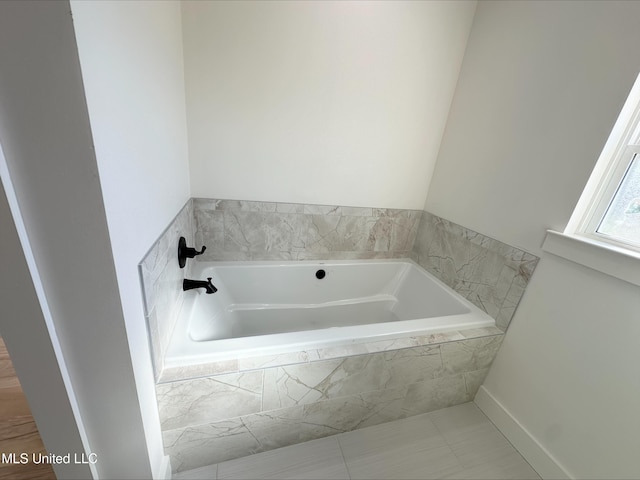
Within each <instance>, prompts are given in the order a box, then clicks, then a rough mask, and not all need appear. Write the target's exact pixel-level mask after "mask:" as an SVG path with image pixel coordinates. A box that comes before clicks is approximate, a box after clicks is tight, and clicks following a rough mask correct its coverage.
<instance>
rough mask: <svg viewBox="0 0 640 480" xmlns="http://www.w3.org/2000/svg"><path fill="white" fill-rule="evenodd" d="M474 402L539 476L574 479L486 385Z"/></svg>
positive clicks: (482, 387)
mask: <svg viewBox="0 0 640 480" xmlns="http://www.w3.org/2000/svg"><path fill="white" fill-rule="evenodd" d="M474 402H475V404H476V405H477V406H478V407H479V408H480V410H482V411H483V412H484V414H485V415H486V416H487V417H489V420H491V421H492V422H493V423H494V424H495V426H496V427H498V429H499V430H500V431H501V432H502V434H503V435H504V436H505V437H507V440H509V441H510V442H511V443H512V444H513V446H514V447H515V448H516V450H518V452H520V454H521V455H522V456H523V457H524V459H525V460H526V461H527V462H529V464H530V465H531V466H532V467H533V468H534V470H535V471H536V472H538V475H540V476H541V477H542V478H544V479H563V480H566V479H571V478H573V477H572V476H571V475H569V473H568V472H567V471H566V470H565V469H564V468H563V467H562V465H560V463H559V462H558V461H557V460H556V459H555V458H553V456H552V455H551V454H550V453H549V452H548V451H547V450H546V449H545V448H544V447H543V446H542V445H541V444H540V443H539V442H538V440H536V439H535V438H534V437H533V436H532V435H531V433H529V431H528V430H527V429H526V428H524V427H523V426H522V424H520V422H518V420H517V419H516V418H515V417H514V416H513V415H511V413H510V412H509V411H508V410H507V409H506V408H504V406H503V405H502V404H501V403H500V402H499V401H498V400H496V398H495V397H494V396H493V395H491V393H489V391H488V390H487V389H486V388H485V387H484V385H482V386H481V387H480V390H478V393H477V394H476V398H475V400H474Z"/></svg>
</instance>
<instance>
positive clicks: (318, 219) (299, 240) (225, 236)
mask: <svg viewBox="0 0 640 480" xmlns="http://www.w3.org/2000/svg"><path fill="white" fill-rule="evenodd" d="M193 202H194V215H195V216H194V218H195V238H196V243H197V244H198V245H200V244H204V245H207V251H206V252H205V253H204V255H202V256H201V257H199V260H203V261H216V260H324V259H329V258H331V259H369V258H398V257H407V256H409V253H410V252H411V250H412V248H413V243H414V239H415V237H416V234H417V231H418V224H419V222H420V218H421V216H422V211H421V210H401V209H391V208H368V207H348V206H340V205H308V204H295V203H276V202H257V201H240V200H219V199H205V198H196V199H194V200H193Z"/></svg>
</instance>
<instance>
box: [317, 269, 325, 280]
mask: <svg viewBox="0 0 640 480" xmlns="http://www.w3.org/2000/svg"><path fill="white" fill-rule="evenodd" d="M326 274H327V272H325V271H324V270H318V271H317V272H316V278H317V279H318V280H322V279H323V278H324V277H325V275H326Z"/></svg>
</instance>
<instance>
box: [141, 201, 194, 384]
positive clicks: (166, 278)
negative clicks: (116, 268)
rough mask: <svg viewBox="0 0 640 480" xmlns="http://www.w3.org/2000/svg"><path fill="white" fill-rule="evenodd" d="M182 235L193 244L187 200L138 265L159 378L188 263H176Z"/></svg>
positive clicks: (181, 294)
mask: <svg viewBox="0 0 640 480" xmlns="http://www.w3.org/2000/svg"><path fill="white" fill-rule="evenodd" d="M180 237H185V238H186V240H187V245H188V246H192V245H193V237H194V235H193V203H192V201H191V200H189V201H188V202H187V203H186V204H185V206H184V207H183V208H182V209H181V210H180V212H179V213H178V215H176V217H175V218H174V219H173V221H172V222H171V223H170V224H169V226H168V227H167V228H166V230H165V231H164V232H162V234H161V235H160V237H159V238H158V240H156V242H155V243H154V244H153V245H152V246H151V248H150V249H149V251H148V252H147V254H146V255H145V256H144V258H143V259H142V261H141V262H140V264H139V265H138V271H139V273H140V282H141V285H142V290H143V292H144V307H145V317H146V321H147V328H148V332H149V341H150V343H151V352H152V355H153V365H154V373H155V375H156V379H158V378H159V376H160V373H161V372H162V368H163V359H164V353H165V350H166V347H167V345H168V342H169V338H170V336H171V332H172V331H173V327H174V326H175V322H176V319H177V317H178V313H179V311H180V308H181V306H182V300H183V291H182V279H183V278H185V276H187V275H188V274H189V266H190V262H189V261H187V265H186V266H185V268H184V269H181V268H180V267H179V266H178V254H177V252H178V240H179V238H180Z"/></svg>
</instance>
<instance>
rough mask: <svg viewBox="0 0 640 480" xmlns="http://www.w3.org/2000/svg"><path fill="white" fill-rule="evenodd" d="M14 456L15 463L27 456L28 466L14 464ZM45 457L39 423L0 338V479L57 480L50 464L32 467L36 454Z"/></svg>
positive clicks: (26, 464)
mask: <svg viewBox="0 0 640 480" xmlns="http://www.w3.org/2000/svg"><path fill="white" fill-rule="evenodd" d="M11 453H15V454H16V456H15V462H20V458H21V457H20V455H21V454H23V453H26V454H27V455H28V459H29V462H28V463H25V464H21V463H17V464H15V463H12V462H11V461H7V460H8V454H11ZM34 453H35V454H36V456H37V454H38V453H42V454H45V455H46V452H45V449H44V445H43V444H42V439H41V438H40V434H39V433H38V428H37V427H36V423H35V421H34V420H33V417H32V416H31V411H30V410H29V405H28V404H27V399H26V397H25V396H24V393H23V392H22V387H21V386H20V382H19V381H18V377H17V376H16V372H15V370H14V369H13V364H12V363H11V359H10V358H9V354H8V352H7V349H6V347H5V345H4V341H3V340H2V338H1V337H0V454H1V456H0V479H5V478H6V479H9V478H10V479H12V480H22V479H25V480H26V479H30V480H31V479H33V480H40V479H55V478H56V477H55V474H54V473H53V468H52V467H51V465H48V464H33V463H32V462H31V459H32V455H33V454H34Z"/></svg>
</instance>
